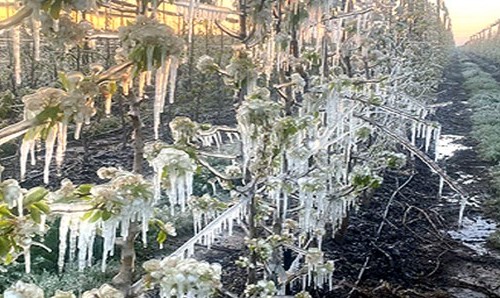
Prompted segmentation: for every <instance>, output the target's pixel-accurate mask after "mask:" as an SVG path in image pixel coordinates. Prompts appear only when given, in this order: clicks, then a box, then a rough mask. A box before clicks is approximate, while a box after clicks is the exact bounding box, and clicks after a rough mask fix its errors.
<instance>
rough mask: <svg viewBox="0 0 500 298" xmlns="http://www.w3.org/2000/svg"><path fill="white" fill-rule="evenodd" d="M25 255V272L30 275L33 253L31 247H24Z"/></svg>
mask: <svg viewBox="0 0 500 298" xmlns="http://www.w3.org/2000/svg"><path fill="white" fill-rule="evenodd" d="M23 255H24V271H25V272H26V273H28V274H29V273H30V272H31V252H30V247H29V246H26V247H24V250H23Z"/></svg>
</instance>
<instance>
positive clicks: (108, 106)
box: [104, 92, 142, 115]
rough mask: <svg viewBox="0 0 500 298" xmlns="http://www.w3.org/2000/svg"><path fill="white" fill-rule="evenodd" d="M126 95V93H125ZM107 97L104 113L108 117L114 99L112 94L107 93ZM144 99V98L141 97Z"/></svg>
mask: <svg viewBox="0 0 500 298" xmlns="http://www.w3.org/2000/svg"><path fill="white" fill-rule="evenodd" d="M124 93H125V92H124ZM139 96H140V95H139ZM104 97H105V103H104V113H105V114H106V115H109V114H111V98H112V97H113V96H112V95H111V93H106V95H105V96H104ZM140 97H141V98H142V96H140Z"/></svg>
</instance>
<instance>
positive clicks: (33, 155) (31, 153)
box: [30, 142, 36, 166]
mask: <svg viewBox="0 0 500 298" xmlns="http://www.w3.org/2000/svg"><path fill="white" fill-rule="evenodd" d="M35 147H36V142H31V147H30V155H31V165H32V166H34V165H36V153H35Z"/></svg>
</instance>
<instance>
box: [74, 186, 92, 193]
mask: <svg viewBox="0 0 500 298" xmlns="http://www.w3.org/2000/svg"><path fill="white" fill-rule="evenodd" d="M92 187H93V185H92V184H82V185H80V186H78V188H77V189H76V190H77V191H78V193H79V194H81V195H88V194H90V190H91V189H92Z"/></svg>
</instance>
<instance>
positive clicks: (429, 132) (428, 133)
mask: <svg viewBox="0 0 500 298" xmlns="http://www.w3.org/2000/svg"><path fill="white" fill-rule="evenodd" d="M432 131H433V128H432V127H430V126H428V127H427V128H426V132H425V152H429V148H430V146H431V140H432Z"/></svg>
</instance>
